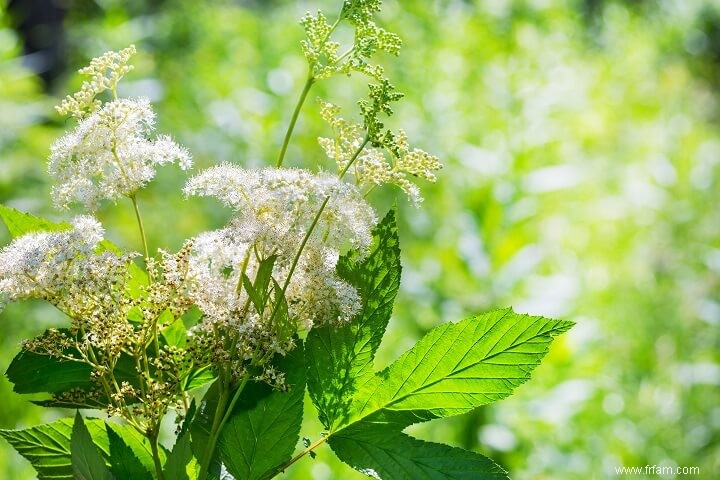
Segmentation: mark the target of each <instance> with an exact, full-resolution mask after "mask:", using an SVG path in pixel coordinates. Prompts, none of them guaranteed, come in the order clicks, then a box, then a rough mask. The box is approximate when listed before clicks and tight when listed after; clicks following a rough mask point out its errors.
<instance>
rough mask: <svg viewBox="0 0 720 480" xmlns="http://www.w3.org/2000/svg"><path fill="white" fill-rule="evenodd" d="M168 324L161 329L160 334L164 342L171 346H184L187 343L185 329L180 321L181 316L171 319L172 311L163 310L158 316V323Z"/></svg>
mask: <svg viewBox="0 0 720 480" xmlns="http://www.w3.org/2000/svg"><path fill="white" fill-rule="evenodd" d="M168 322H169V325H168V326H167V327H165V328H163V329H162V331H161V332H160V334H161V335H162V338H163V340H164V341H165V342H164V343H165V344H166V345H171V346H173V347H181V348H184V347H185V345H186V343H187V329H186V328H185V324H184V323H183V321H182V318H177V319H175V320H172V313H170V311H169V310H165V311H164V312H163V313H162V314H160V316H159V317H158V323H160V324H167V323H168Z"/></svg>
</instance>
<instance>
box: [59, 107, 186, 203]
mask: <svg viewBox="0 0 720 480" xmlns="http://www.w3.org/2000/svg"><path fill="white" fill-rule="evenodd" d="M154 124H155V113H154V112H153V111H152V108H151V107H150V104H149V102H148V100H147V99H138V100H129V99H122V100H115V101H112V102H109V103H106V104H105V105H103V106H102V108H101V109H100V110H98V111H97V112H95V113H93V114H91V115H90V116H88V117H86V118H84V119H83V120H81V121H80V124H79V125H78V126H77V128H76V129H75V130H74V131H73V132H70V133H68V134H67V135H65V136H63V137H62V138H60V139H59V140H57V141H56V142H55V143H54V144H53V146H52V147H51V154H50V159H49V165H48V171H49V173H50V175H51V176H53V177H54V179H55V181H56V183H55V185H54V186H53V189H52V197H53V200H54V202H55V205H56V206H57V207H59V208H66V207H67V206H68V205H69V204H71V203H76V202H77V203H81V204H83V205H85V207H86V208H88V209H90V210H94V209H96V208H97V206H98V203H99V201H100V200H102V199H108V200H117V199H119V198H121V197H123V196H131V195H133V194H134V193H135V192H136V191H137V190H138V189H140V188H142V187H143V186H144V185H145V184H146V183H148V182H149V181H150V180H151V179H152V178H153V177H154V176H155V166H156V165H165V164H168V163H174V162H177V163H178V164H179V166H180V168H182V169H183V170H186V169H188V168H190V167H191V165H192V161H191V159H190V154H189V153H188V152H187V150H185V149H184V148H182V147H180V146H178V145H177V144H176V143H175V142H173V141H172V140H171V139H170V138H169V137H167V136H160V137H158V138H157V139H156V140H154V141H153V140H150V139H149V138H148V137H149V135H150V133H151V131H152V129H153V126H154Z"/></svg>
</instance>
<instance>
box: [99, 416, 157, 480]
mask: <svg viewBox="0 0 720 480" xmlns="http://www.w3.org/2000/svg"><path fill="white" fill-rule="evenodd" d="M105 429H106V431H107V435H108V440H109V445H110V457H109V458H110V472H111V473H112V474H113V476H114V477H115V478H119V479H123V478H128V479H130V478H131V479H133V480H152V478H153V476H152V474H151V473H150V472H149V471H148V469H147V468H145V466H144V465H143V464H142V463H141V462H140V459H138V457H137V456H136V455H135V452H134V451H133V450H132V448H130V446H129V445H128V444H127V443H126V442H125V440H124V439H123V438H122V437H121V436H120V435H119V434H118V433H117V432H116V431H115V430H113V429H112V427H111V426H110V425H107V424H106V425H105Z"/></svg>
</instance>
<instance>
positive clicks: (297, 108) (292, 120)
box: [277, 73, 315, 167]
mask: <svg viewBox="0 0 720 480" xmlns="http://www.w3.org/2000/svg"><path fill="white" fill-rule="evenodd" d="M313 83H315V77H313V76H312V73H309V74H308V78H307V80H306V81H305V86H304V87H303V90H302V93H301V94H300V98H299V99H298V102H297V105H295V110H294V111H293V114H292V118H290V125H288V128H287V132H285V139H284V140H283V144H282V148H281V149H280V156H278V160H277V166H278V167H282V164H283V161H284V160H285V153H286V152H287V149H288V145H290V138H291V137H292V134H293V130H295V123H296V122H297V119H298V116H300V110H301V109H302V106H303V104H304V103H305V99H306V98H307V95H308V92H310V89H311V88H312V86H313Z"/></svg>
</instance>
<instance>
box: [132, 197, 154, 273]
mask: <svg viewBox="0 0 720 480" xmlns="http://www.w3.org/2000/svg"><path fill="white" fill-rule="evenodd" d="M130 200H132V204H133V209H135V218H137V223H138V227H139V228H140V238H141V239H142V244H143V249H144V250H145V259H146V261H147V259H148V258H150V251H149V250H148V243H147V237H146V236H145V227H143V221H142V216H141V215H140V209H139V208H138V203H137V199H136V198H135V194H133V195H130Z"/></svg>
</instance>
